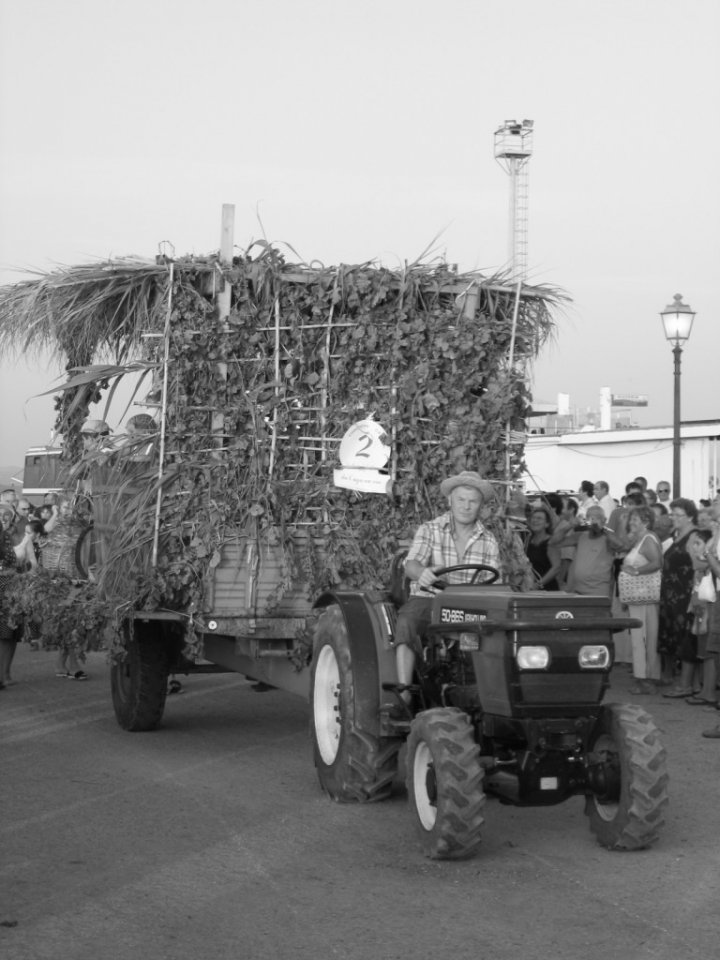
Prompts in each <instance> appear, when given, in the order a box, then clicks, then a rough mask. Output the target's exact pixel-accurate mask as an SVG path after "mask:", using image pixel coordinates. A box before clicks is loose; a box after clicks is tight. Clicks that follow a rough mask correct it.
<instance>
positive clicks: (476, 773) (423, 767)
mask: <svg viewBox="0 0 720 960" xmlns="http://www.w3.org/2000/svg"><path fill="white" fill-rule="evenodd" d="M479 757H480V748H479V747H478V745H477V744H476V742H475V737H474V735H473V729H472V726H471V724H470V720H469V719H468V717H467V715H466V714H465V713H463V712H462V710H456V709H451V708H438V709H435V710H425V711H424V712H423V713H420V714H418V715H417V716H416V717H415V719H414V720H413V722H412V726H411V728H410V736H409V738H408V746H407V789H408V796H409V799H410V802H411V804H412V807H413V810H414V814H415V826H416V832H417V835H418V837H419V839H420V845H421V847H422V850H423V853H424V854H425V856H426V857H430V858H431V859H433V860H460V859H463V858H465V857H471V856H472V855H473V854H474V853H475V852H476V851H477V849H478V847H479V846H480V842H481V836H480V831H481V828H482V825H483V816H482V808H483V806H484V805H485V792H484V790H483V777H484V770H483V768H482V766H481V765H480V760H479Z"/></svg>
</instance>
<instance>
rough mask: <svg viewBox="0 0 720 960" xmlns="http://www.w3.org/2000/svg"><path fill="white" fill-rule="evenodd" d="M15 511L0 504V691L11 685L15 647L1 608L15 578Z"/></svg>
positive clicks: (14, 637)
mask: <svg viewBox="0 0 720 960" xmlns="http://www.w3.org/2000/svg"><path fill="white" fill-rule="evenodd" d="M14 522H15V511H14V509H13V507H12V505H10V504H6V503H0V690H4V689H5V687H6V686H7V685H8V683H12V680H11V677H10V667H11V665H12V662H13V657H14V656H15V649H16V647H17V630H16V629H15V628H13V627H11V626H10V624H9V623H8V619H7V613H6V611H5V609H4V606H3V595H4V593H5V590H6V589H7V587H8V586H9V585H10V583H12V581H13V580H14V579H15V577H16V576H17V556H16V554H15V545H14V543H13V534H12V527H13V523H14Z"/></svg>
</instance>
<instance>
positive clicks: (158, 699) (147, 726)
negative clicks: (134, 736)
mask: <svg viewBox="0 0 720 960" xmlns="http://www.w3.org/2000/svg"><path fill="white" fill-rule="evenodd" d="M125 649H126V656H125V659H124V660H122V661H120V662H117V663H113V665H112V667H111V669H110V689H111V691H112V702H113V707H114V709H115V716H116V718H117V722H118V723H119V724H120V726H121V727H122V728H123V730H130V731H132V732H136V731H144V730H154V729H155V728H156V727H157V726H158V724H159V723H160V721H161V720H162V716H163V712H164V710H165V698H166V697H167V689H168V676H169V674H170V669H169V667H170V656H169V653H170V650H169V645H168V643H167V642H166V639H165V638H164V637H163V634H162V631H161V630H159V629H157V630H156V631H155V633H154V635H151V632H150V631H149V630H147V631H146V630H143V631H142V632H140V631H139V630H138V629H136V632H135V636H134V637H132V638H129V637H128V638H127V639H126V647H125Z"/></svg>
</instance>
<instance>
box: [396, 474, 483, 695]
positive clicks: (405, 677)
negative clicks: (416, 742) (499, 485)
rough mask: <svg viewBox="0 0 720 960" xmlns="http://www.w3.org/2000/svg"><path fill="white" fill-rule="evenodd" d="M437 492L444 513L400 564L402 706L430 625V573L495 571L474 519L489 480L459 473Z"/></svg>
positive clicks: (457, 577)
mask: <svg viewBox="0 0 720 960" xmlns="http://www.w3.org/2000/svg"><path fill="white" fill-rule="evenodd" d="M440 493H441V494H442V496H444V497H447V500H448V506H449V508H450V509H449V510H448V511H447V513H443V514H441V516H439V517H435V519H434V520H430V521H428V522H427V523H423V524H421V526H420V527H418V529H417V531H416V533H415V536H414V538H413V542H412V544H411V545H410V549H409V550H408V553H407V557H406V559H405V576H406V577H407V578H408V579H409V580H410V599H409V600H408V601H407V602H406V603H405V604H403V606H402V607H401V608H400V611H399V613H398V619H397V626H396V630H395V644H396V657H397V674H398V684H399V685H400V696H401V697H402V699H403V700H404V702H405V703H410V701H411V699H412V698H411V694H410V691H409V690H408V689H407V687H408V686H409V685H410V684H411V683H412V679H413V669H414V667H415V658H416V656H418V654H420V653H421V640H420V638H421V637H422V635H423V633H424V632H425V630H426V628H427V627H428V626H429V624H430V618H431V608H432V595H433V593H434V591H433V584H434V582H435V580H436V579H437V578H436V576H435V570H436V569H440V568H442V567H450V566H454V565H456V564H465V563H467V564H484V565H486V566H489V567H494V568H495V569H496V570H499V569H500V549H499V546H498V542H497V540H496V538H495V536H494V535H493V534H492V533H491V532H490V531H489V530H488V529H487V528H486V527H485V526H484V525H483V522H482V520H481V517H480V513H481V510H482V508H483V507H484V506H487V505H488V504H491V503H492V502H493V501H494V500H495V499H496V497H495V491H494V489H493V486H492V484H491V483H490V481H489V480H484V479H483V478H482V477H481V476H480V474H479V473H476V472H474V471H472V470H464V471H463V472H462V473H459V474H457V475H456V476H454V477H448V478H447V479H445V480H443V482H442V483H441V485H440ZM491 577H492V574H491V573H489V572H487V573H483V572H481V573H479V574H478V572H477V571H475V570H459V571H456V572H454V573H450V574H447V581H448V582H450V583H470V581H471V580H472V579H473V578H477V580H479V581H480V582H482V581H483V580H485V579H490V578H491ZM403 688H404V689H403Z"/></svg>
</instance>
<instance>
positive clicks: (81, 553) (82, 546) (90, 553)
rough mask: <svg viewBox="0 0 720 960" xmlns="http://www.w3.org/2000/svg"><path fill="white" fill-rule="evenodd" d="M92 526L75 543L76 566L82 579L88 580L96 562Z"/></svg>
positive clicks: (85, 529)
mask: <svg viewBox="0 0 720 960" xmlns="http://www.w3.org/2000/svg"><path fill="white" fill-rule="evenodd" d="M92 529H93V528H92V527H91V526H87V527H84V528H83V529H82V530H81V531H80V534H79V536H78V538H77V541H76V542H75V566H76V567H77V570H78V573H79V574H80V577H81V579H83V580H87V579H89V576H90V568H91V567H92V566H93V564H94V562H95V556H94V555H95V545H94V543H93V541H92V536H91V532H90V531H91V530H92Z"/></svg>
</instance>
